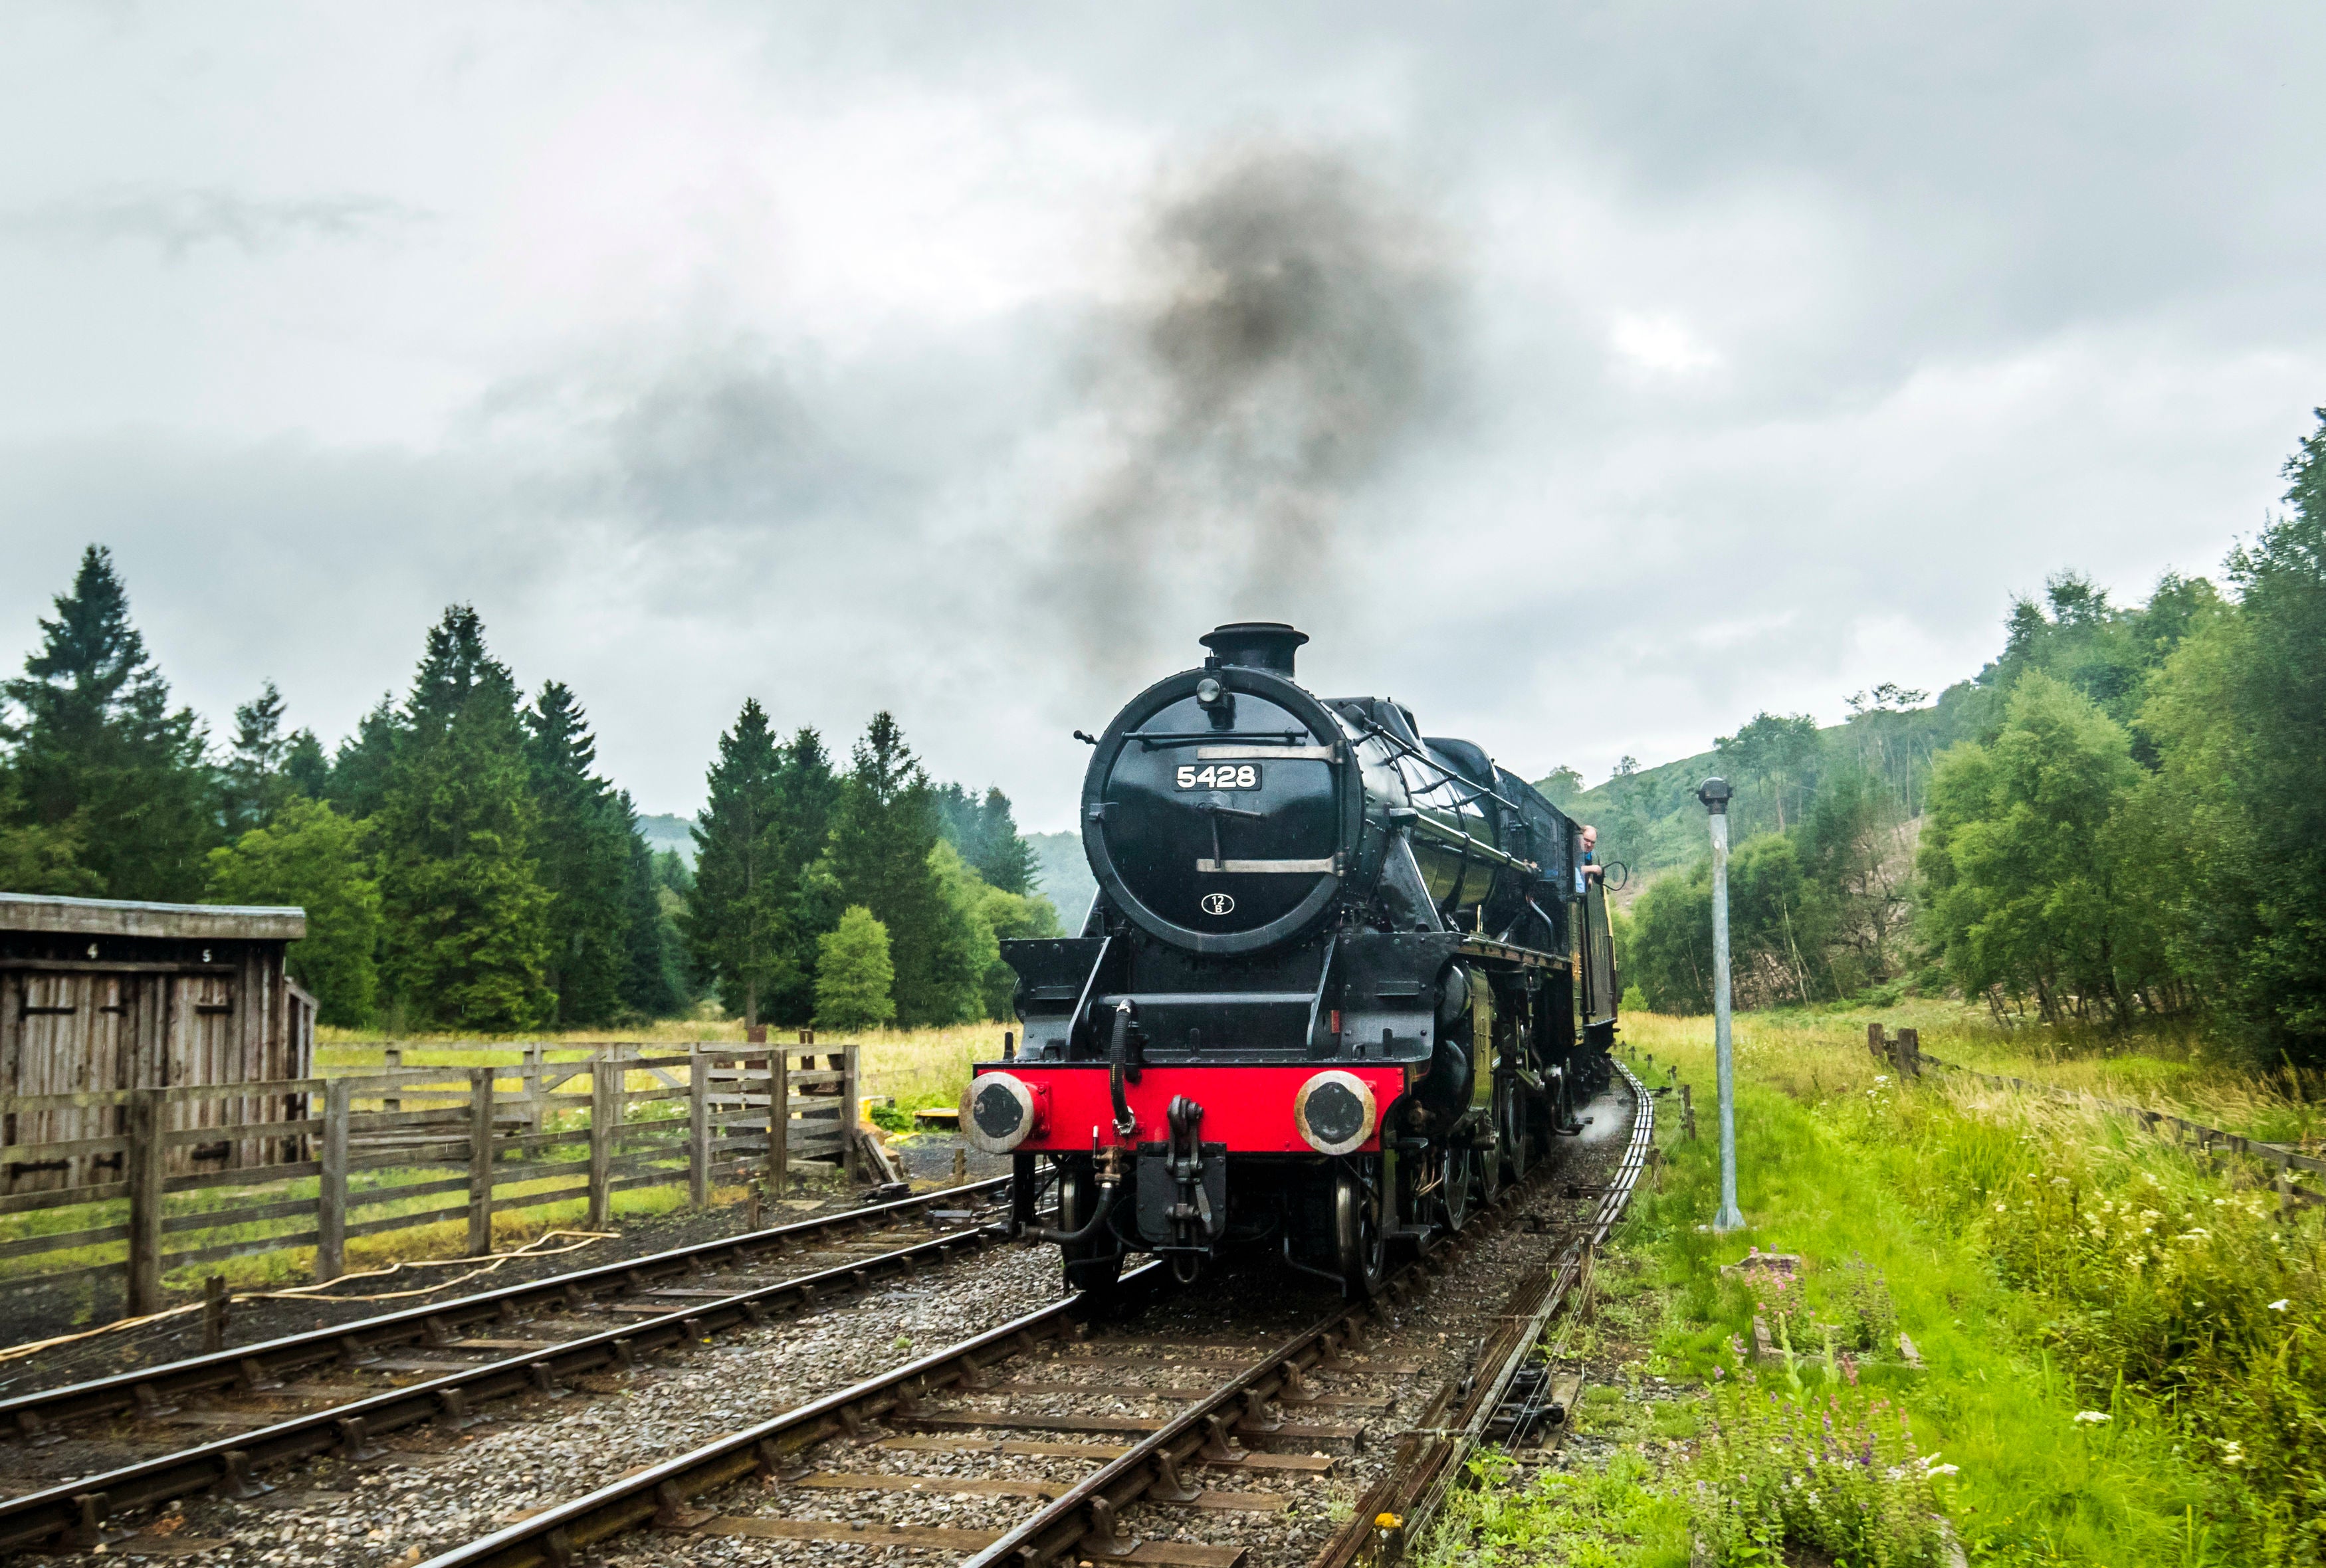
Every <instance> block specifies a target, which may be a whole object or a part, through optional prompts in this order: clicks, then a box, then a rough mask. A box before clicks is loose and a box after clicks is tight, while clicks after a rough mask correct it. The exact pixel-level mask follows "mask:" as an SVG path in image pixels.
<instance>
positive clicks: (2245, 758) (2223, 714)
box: [2140, 410, 2326, 1065]
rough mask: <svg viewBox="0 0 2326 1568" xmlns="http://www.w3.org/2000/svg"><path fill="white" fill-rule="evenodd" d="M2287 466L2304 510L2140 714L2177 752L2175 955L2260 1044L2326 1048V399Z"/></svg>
mask: <svg viewBox="0 0 2326 1568" xmlns="http://www.w3.org/2000/svg"><path fill="white" fill-rule="evenodd" d="M2319 419H2320V425H2319V428H2318V429H2317V430H2316V431H2312V434H2311V435H2310V436H2309V438H2308V439H2307V440H2305V441H2303V444H2302V449H2301V450H2300V451H2299V452H2298V453H2297V454H2296V455H2295V457H2294V458H2293V460H2292V461H2290V462H2289V463H2288V464H2287V465H2286V469H2285V473H2286V478H2287V479H2288V480H2289V481H2290V484H2289V487H2288V488H2287V490H2286V493H2285V499H2286V502H2287V504H2288V506H2290V507H2291V508H2292V509H2291V510H2290V511H2289V512H2288V513H2287V514H2286V515H2284V516H2281V517H2279V518H2277V519H2275V521H2273V522H2272V523H2271V524H2270V525H2269V526H2268V527H2267V528H2266V529H2264V530H2263V531H2262V533H2261V535H2260V537H2259V538H2257V539H2256V540H2255V541H2254V543H2252V544H2250V545H2247V546H2245V547H2242V548H2240V549H2239V550H2238V551H2237V552H2235V553H2234V554H2233V555H2232V556H2231V557H2230V560H2229V575H2230V577H2231V579H2232V580H2234V581H2235V582H2236V583H2237V585H2238V589H2239V591H2240V601H2239V603H2238V607H2237V609H2236V611H2235V613H2234V616H2233V617H2230V616H2227V615H2219V614H2216V615H2211V616H2200V617H2197V620H2198V624H2197V627H2196V629H2195V630H2194V631H2193V632H2191V634H2190V635H2189V636H2187V637H2186V638H2185V639H2184V640H2183V641H2182V643H2181V644H2180V645H2179V646H2178V648H2177V649H2176V651H2175V652H2174V653H2173V654H2172V657H2171V658H2170V660H2169V661H2168V662H2167V663H2166V664H2165V666H2164V669H2163V673H2162V675H2161V676H2160V678H2159V679H2158V680H2157V681H2156V682H2154V690H2153V691H2152V693H2151V696H2150V699H2149V700H2148V702H2147V705H2146V706H2145V708H2144V709H2143V710H2141V718H2140V726H2141V729H2142V731H2143V733H2144V735H2145V737H2146V738H2148V739H2149V740H2150V742H2151V743H2152V744H2153V745H2154V747H2155V749H2156V751H2157V753H2158V754H2159V756H2160V759H2161V771H2160V775H2159V777H2158V779H2157V781H2156V784H2155V786H2154V798H2153V800H2152V801H2151V802H2150V806H2151V810H2150V812H2149V815H2148V817H2147V819H2146V825H2147V826H2148V827H2149V828H2150V829H2151V830H2152V831H2153V830H2162V829H2165V828H2167V827H2170V826H2172V825H2176V824H2178V825H2181V830H2182V833H2183V835H2184V836H2185V839H2186V850H2185V853H2186V856H2187V858H2186V860H2185V861H2183V862H2182V863H2180V864H2178V865H2176V864H2173V863H2172V861H2171V860H2169V859H2167V858H2164V857H2163V854H2162V852H2161V851H2160V852H2159V855H2158V858H2159V859H2160V861H2162V864H2160V865H2159V866H2158V867H2157V869H2156V874H2155V876H2154V878H2153V880H2152V887H2153V890H2154V895H2155V896H2157V898H2158V899H2159V900H2160V902H2161V903H2162V904H2163V905H2164V907H2165V909H2166V910H2167V921H2166V943H2167V946H2168V948H2169V951H2171V953H2172V960H2173V962H2174V963H2175V965H2176V966H2177V967H2179V968H2180V969H2181V970H2182V971H2183V972H2184V973H2186V974H2187V975H2188V976H2189V977H2190V979H2191V980H2192V981H2193V983H2194V984H2195V986H2196V987H2197V988H2198V989H2199V990H2200V992H2201V993H2203V994H2204V995H2207V996H2209V997H2213V998H2216V999H2218V1000H2219V1001H2220V1002H2221V1003H2222V1004H2224V1006H2225V1007H2226V1009H2227V1010H2228V1012H2229V1013H2230V1014H2231V1015H2232V1016H2235V1017H2238V1018H2239V1019H2240V1020H2242V1021H2243V1022H2244V1023H2245V1024H2246V1025H2248V1026H2249V1028H2250V1029H2251V1030H2252V1032H2253V1034H2254V1035H2255V1037H2256V1045H2257V1046H2258V1051H2257V1054H2260V1055H2262V1056H2264V1057H2265V1058H2266V1059H2272V1060H2274V1059H2277V1058H2280V1057H2284V1058H2289V1059H2291V1060H2293V1061H2295V1062H2301V1063H2303V1064H2304V1065H2316V1064H2319V1063H2321V1062H2326V789H2321V779H2326V410H2321V411H2320V412H2319Z"/></svg>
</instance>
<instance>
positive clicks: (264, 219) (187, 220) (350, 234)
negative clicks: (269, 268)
mask: <svg viewBox="0 0 2326 1568" xmlns="http://www.w3.org/2000/svg"><path fill="white" fill-rule="evenodd" d="M423 216H424V215H423V214H422V213H420V212H419V211H417V210H415V209H412V208H409V207H406V206H405V205H403V204H402V203H400V202H395V201H390V200H387V199H383V198H380V197H376V196H355V195H340V196H307V197H290V198H274V199H269V198H259V197H251V196H244V195H241V194H239V193H237V192H236V191H232V190H159V189H150V188H148V189H131V190H108V191H93V192H88V193H85V194H82V195H79V196H74V197H71V198H69V199H61V200H56V201H48V202H42V203H39V204H37V205H33V206H29V207H18V208H13V209H0V240H13V241H14V242H16V243H18V244H28V245H40V246H67V247H93V246H110V245H120V244H136V245H149V246H153V247H154V248H155V249H156V250H158V251H160V252H161V253H162V255H164V256H165V257H167V258H168V259H169V260H171V261H173V262H176V261H183V260H184V259H185V258H186V257H187V256H188V255H191V254H192V253H193V252H194V251H196V250H197V249H199V248H200V247H201V246H210V245H215V246H225V247H228V248H230V249H234V250H239V251H241V252H242V253H243V254H244V255H265V254H269V253H273V252H276V251H281V250H284V249H287V248H289V247H290V246H294V245H297V244H299V243H301V242H302V241H308V240H321V241H329V242H334V243H346V242H350V241H359V240H368V239H374V238H378V237H385V236H388V235H393V234H395V233H397V232H399V231H401V230H403V229H405V228H407V227H410V226H412V225H414V224H415V223H418V222H420V221H422V220H423Z"/></svg>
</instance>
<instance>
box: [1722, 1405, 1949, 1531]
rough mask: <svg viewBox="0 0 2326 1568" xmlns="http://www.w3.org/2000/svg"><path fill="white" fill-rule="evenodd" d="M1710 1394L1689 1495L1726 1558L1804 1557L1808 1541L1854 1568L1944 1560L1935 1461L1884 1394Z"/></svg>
mask: <svg viewBox="0 0 2326 1568" xmlns="http://www.w3.org/2000/svg"><path fill="white" fill-rule="evenodd" d="M1791 1380H1792V1381H1793V1382H1796V1383H1798V1382H1799V1381H1800V1379H1799V1378H1798V1377H1795V1378H1792V1379H1791ZM1713 1404H1714V1411H1715V1414H1714V1418H1713V1420H1712V1422H1711V1423H1710V1424H1709V1426H1708V1428H1707V1432H1706V1433H1705V1436H1704V1437H1703V1439H1702V1440H1701V1442H1700V1443H1698V1449H1697V1456H1696V1461H1695V1462H1694V1464H1693V1465H1692V1466H1691V1467H1690V1471H1689V1475H1690V1481H1691V1484H1690V1485H1689V1488H1688V1493H1687V1495H1688V1499H1689V1511H1690V1513H1691V1515H1692V1516H1693V1522H1694V1526H1695V1534H1696V1537H1697V1539H1698V1541H1699V1542H1700V1543H1701V1544H1702V1545H1703V1548H1704V1551H1705V1554H1706V1555H1707V1556H1708V1557H1709V1558H1710V1560H1711V1561H1712V1562H1713V1563H1717V1564H1719V1565H1720V1568H1732V1565H1741V1564H1747V1563H1785V1562H1791V1561H1795V1560H1797V1558H1796V1557H1795V1555H1794V1554H1797V1553H1798V1552H1799V1551H1800V1549H1801V1548H1804V1547H1807V1548H1809V1549H1810V1550H1813V1551H1816V1552H1819V1553H1822V1554H1824V1555H1825V1557H1826V1559H1827V1560H1828V1561H1830V1562H1833V1563H1848V1564H1851V1568H1860V1565H1863V1568H1908V1565H1910V1564H1911V1565H1917V1568H1919V1565H1921V1564H1938V1563H1943V1562H1945V1561H1946V1554H1945V1541H1944V1538H1943V1537H1942V1536H1941V1535H1940V1528H1939V1513H1938V1498H1936V1496H1935V1495H1934V1494H1933V1487H1932V1482H1931V1470H1932V1469H1933V1468H1935V1466H1934V1465H1933V1464H1931V1462H1929V1461H1925V1460H1924V1458H1923V1456H1922V1455H1921V1452H1918V1451H1917V1449H1916V1447H1915V1443H1914V1436H1913V1428H1912V1426H1911V1425H1910V1424H1908V1423H1907V1422H1906V1421H1905V1420H1904V1418H1903V1416H1902V1415H1900V1414H1899V1413H1898V1412H1897V1411H1896V1410H1895V1409H1894V1408H1893V1407H1892V1406H1890V1404H1889V1402H1888V1401H1887V1400H1884V1399H1880V1398H1866V1397H1864V1396H1858V1395H1856V1394H1855V1393H1854V1391H1840V1390H1837V1391H1835V1392H1831V1393H1827V1394H1824V1395H1821V1396H1814V1397H1803V1396H1801V1395H1800V1394H1799V1393H1798V1392H1796V1393H1781V1392H1777V1391H1773V1390H1770V1389H1767V1388H1763V1387H1753V1386H1750V1385H1747V1386H1746V1387H1738V1388H1734V1389H1729V1388H1723V1389H1721V1390H1719V1391H1718V1392H1717V1393H1716V1394H1715V1395H1714V1396H1713Z"/></svg>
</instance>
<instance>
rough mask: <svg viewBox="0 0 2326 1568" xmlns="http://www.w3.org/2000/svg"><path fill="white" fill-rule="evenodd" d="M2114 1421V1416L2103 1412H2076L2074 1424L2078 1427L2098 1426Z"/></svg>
mask: <svg viewBox="0 0 2326 1568" xmlns="http://www.w3.org/2000/svg"><path fill="white" fill-rule="evenodd" d="M2115 1419H2116V1417H2115V1416H2113V1415H2109V1414H2108V1413H2107V1411H2105V1410H2079V1411H2077V1412H2076V1424H2077V1425H2079V1426H2098V1425H2099V1424H2101V1423H2103V1422H2107V1421H2113V1420H2115Z"/></svg>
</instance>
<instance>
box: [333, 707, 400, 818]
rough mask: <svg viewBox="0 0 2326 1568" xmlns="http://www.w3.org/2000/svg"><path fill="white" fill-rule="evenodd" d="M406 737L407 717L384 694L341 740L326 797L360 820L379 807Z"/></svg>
mask: <svg viewBox="0 0 2326 1568" xmlns="http://www.w3.org/2000/svg"><path fill="white" fill-rule="evenodd" d="M403 739H404V718H403V716H402V715H401V714H399V713H398V712H396V710H395V697H394V695H393V694H390V695H386V696H383V697H381V698H380V700H379V701H378V702H377V703H376V704H374V705H373V708H372V710H371V711H370V712H368V713H367V714H365V715H364V716H363V718H362V719H361V720H360V721H359V722H358V724H357V725H356V732H355V734H353V735H352V736H350V737H349V738H347V739H345V740H343V741H341V742H340V750H339V755H338V756H334V757H333V758H332V759H331V777H330V784H329V786H328V787H327V788H326V790H325V792H324V798H326V799H327V800H329V801H330V803H332V804H333V805H335V806H337V807H339V808H340V810H341V811H343V812H346V813H347V814H348V815H349V816H350V817H353V818H355V819H356V820H357V821H362V820H363V819H364V818H366V817H368V816H370V815H371V814H372V813H373V812H377V811H378V810H379V808H380V807H381V805H382V804H383V803H386V800H387V786H388V781H389V775H391V774H392V773H393V772H394V771H395V753H396V748H397V747H398V746H399V745H401V744H402V742H403Z"/></svg>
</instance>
